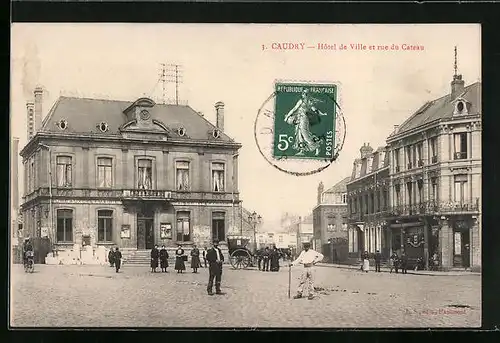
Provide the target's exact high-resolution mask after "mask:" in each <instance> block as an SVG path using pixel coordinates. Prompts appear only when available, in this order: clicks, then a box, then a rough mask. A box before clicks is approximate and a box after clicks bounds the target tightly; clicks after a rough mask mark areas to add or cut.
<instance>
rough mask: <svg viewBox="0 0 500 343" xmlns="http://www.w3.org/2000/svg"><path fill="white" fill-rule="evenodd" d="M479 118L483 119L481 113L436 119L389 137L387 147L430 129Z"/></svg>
mask: <svg viewBox="0 0 500 343" xmlns="http://www.w3.org/2000/svg"><path fill="white" fill-rule="evenodd" d="M478 118H479V119H480V118H481V114H480V113H477V114H469V115H465V116H460V117H451V118H440V119H436V120H433V121H431V122H429V123H426V124H423V125H420V126H417V127H415V128H413V129H410V130H408V131H404V132H401V133H397V134H395V135H392V136H389V137H387V140H386V143H387V145H391V144H393V143H394V142H396V141H399V140H401V139H405V138H408V137H410V136H413V135H416V134H419V133H423V132H425V131H428V130H430V129H433V128H436V127H438V126H439V125H445V124H457V123H468V122H470V121H474V119H478Z"/></svg>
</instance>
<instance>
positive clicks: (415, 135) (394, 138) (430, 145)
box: [387, 76, 482, 270]
mask: <svg viewBox="0 0 500 343" xmlns="http://www.w3.org/2000/svg"><path fill="white" fill-rule="evenodd" d="M453 94H454V95H453ZM481 116H482V113H481V84H480V83H474V84H472V85H469V86H467V87H464V82H463V81H462V79H461V76H460V77H459V76H455V77H454V80H453V81H452V92H451V93H450V94H448V95H446V96H444V97H442V98H439V99H436V100H433V101H430V102H428V103H426V104H424V106H423V107H422V108H421V109H420V110H419V111H417V112H416V113H415V114H414V115H413V116H412V117H410V118H409V119H408V120H407V121H406V122H405V123H403V124H402V125H401V126H398V127H396V128H395V130H394V132H393V133H392V134H391V135H390V136H389V138H388V139H387V143H388V145H389V153H390V156H391V167H390V190H391V191H390V201H391V204H392V208H391V211H390V215H389V217H388V221H389V223H390V227H391V228H392V231H391V233H392V236H393V237H394V238H395V239H394V240H393V244H392V248H393V249H394V250H396V251H402V250H406V251H407V254H408V255H410V257H413V258H418V257H422V258H423V259H424V261H426V264H427V265H429V264H431V266H433V265H434V264H433V263H432V262H430V261H429V260H430V259H432V258H433V257H435V258H437V260H438V266H439V268H441V269H445V270H446V269H450V268H453V267H461V268H469V267H472V268H480V266H481V253H480V251H481V234H480V233H481V228H480V223H481V173H482V172H481V169H482V167H481Z"/></svg>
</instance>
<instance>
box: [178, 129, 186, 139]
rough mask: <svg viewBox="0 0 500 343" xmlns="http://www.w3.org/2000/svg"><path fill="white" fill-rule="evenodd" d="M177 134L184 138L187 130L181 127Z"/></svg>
mask: <svg viewBox="0 0 500 343" xmlns="http://www.w3.org/2000/svg"><path fill="white" fill-rule="evenodd" d="M177 134H178V135H179V136H181V137H184V136H185V135H186V129H185V128H183V127H180V128H179V129H178V130H177Z"/></svg>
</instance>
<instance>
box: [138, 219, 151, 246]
mask: <svg viewBox="0 0 500 343" xmlns="http://www.w3.org/2000/svg"><path fill="white" fill-rule="evenodd" d="M153 217H154V212H153V211H143V212H141V213H138V214H137V249H139V250H144V249H147V250H149V249H152V248H153V247H154V244H155V237H154V219H153Z"/></svg>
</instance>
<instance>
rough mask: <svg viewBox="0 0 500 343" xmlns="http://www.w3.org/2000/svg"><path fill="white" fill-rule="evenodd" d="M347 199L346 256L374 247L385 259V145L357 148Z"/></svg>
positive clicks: (367, 145) (386, 202)
mask: <svg viewBox="0 0 500 343" xmlns="http://www.w3.org/2000/svg"><path fill="white" fill-rule="evenodd" d="M347 198H348V207H349V211H348V212H349V233H348V241H349V256H350V257H353V258H359V257H360V256H361V254H362V253H363V251H367V252H368V253H370V254H374V253H375V252H376V251H377V250H378V251H380V252H381V253H382V256H383V257H384V258H388V257H389V254H390V251H389V245H390V244H389V243H388V237H387V222H386V221H385V217H386V216H387V213H388V209H389V158H388V155H387V154H386V148H385V147H380V148H378V149H377V150H376V151H375V152H374V151H373V148H372V147H371V146H370V144H364V145H363V146H362V147H361V149H360V158H358V159H355V160H354V166H353V171H352V176H351V181H350V182H349V183H348V184H347Z"/></svg>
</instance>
